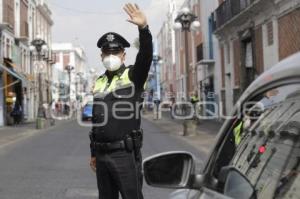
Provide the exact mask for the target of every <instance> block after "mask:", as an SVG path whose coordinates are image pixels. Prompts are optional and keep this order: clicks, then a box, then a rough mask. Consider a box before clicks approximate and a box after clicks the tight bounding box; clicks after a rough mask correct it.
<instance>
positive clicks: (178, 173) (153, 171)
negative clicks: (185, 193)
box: [143, 152, 195, 188]
mask: <svg viewBox="0 0 300 199" xmlns="http://www.w3.org/2000/svg"><path fill="white" fill-rule="evenodd" d="M143 170H144V176H145V180H146V182H147V184H149V185H150V186H154V187H162V188H188V187H189V186H190V183H191V179H192V177H194V175H193V173H194V170H195V163H194V158H193V156H192V154H190V153H188V152H166V153H160V154H158V155H154V156H151V157H149V158H147V159H145V160H144V162H143Z"/></svg>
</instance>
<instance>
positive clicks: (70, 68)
mask: <svg viewBox="0 0 300 199" xmlns="http://www.w3.org/2000/svg"><path fill="white" fill-rule="evenodd" d="M65 70H66V71H67V72H68V77H69V102H71V83H72V81H71V71H72V70H74V67H73V66H71V65H66V66H65Z"/></svg>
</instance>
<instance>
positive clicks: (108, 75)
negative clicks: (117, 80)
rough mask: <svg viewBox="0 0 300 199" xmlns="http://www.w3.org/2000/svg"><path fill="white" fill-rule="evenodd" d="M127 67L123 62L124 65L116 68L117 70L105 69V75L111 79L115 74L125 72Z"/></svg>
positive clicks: (119, 74)
mask: <svg viewBox="0 0 300 199" xmlns="http://www.w3.org/2000/svg"><path fill="white" fill-rule="evenodd" d="M125 69H126V67H125V65H124V64H122V66H121V67H120V68H119V69H118V70H116V71H113V72H111V71H108V70H106V71H105V75H106V76H107V77H108V78H109V79H110V78H112V77H114V76H115V75H118V76H119V77H120V76H121V75H122V74H123V72H124V70H125Z"/></svg>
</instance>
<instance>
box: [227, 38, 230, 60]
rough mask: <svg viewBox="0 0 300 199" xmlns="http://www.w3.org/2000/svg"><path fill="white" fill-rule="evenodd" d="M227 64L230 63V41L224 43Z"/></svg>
mask: <svg viewBox="0 0 300 199" xmlns="http://www.w3.org/2000/svg"><path fill="white" fill-rule="evenodd" d="M226 55H227V64H230V43H228V44H227V45H226Z"/></svg>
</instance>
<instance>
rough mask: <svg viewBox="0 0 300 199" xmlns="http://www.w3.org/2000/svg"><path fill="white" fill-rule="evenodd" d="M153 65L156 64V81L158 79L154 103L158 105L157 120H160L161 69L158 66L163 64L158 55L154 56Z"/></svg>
mask: <svg viewBox="0 0 300 199" xmlns="http://www.w3.org/2000/svg"><path fill="white" fill-rule="evenodd" d="M152 61H153V64H154V69H155V70H154V71H155V76H156V77H155V79H156V99H155V100H154V103H155V105H156V118H155V119H158V118H159V114H158V111H159V104H160V100H161V99H160V98H161V96H160V75H159V72H158V71H159V68H158V65H159V64H162V62H163V61H162V58H161V57H160V56H159V55H157V54H154V55H153V59H152Z"/></svg>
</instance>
